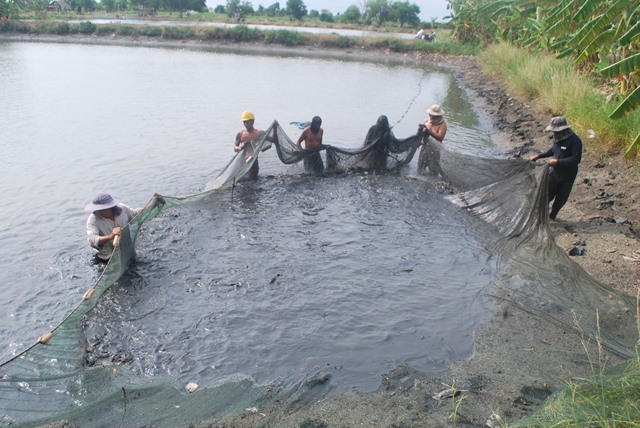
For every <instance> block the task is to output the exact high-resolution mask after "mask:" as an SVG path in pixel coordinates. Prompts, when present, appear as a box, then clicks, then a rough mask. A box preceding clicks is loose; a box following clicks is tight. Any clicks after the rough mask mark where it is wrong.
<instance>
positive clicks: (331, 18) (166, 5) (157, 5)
mask: <svg viewBox="0 0 640 428" xmlns="http://www.w3.org/2000/svg"><path fill="white" fill-rule="evenodd" d="M63 1H64V2H65V3H66V4H68V5H69V7H70V8H71V9H72V10H73V11H75V12H79V13H87V12H94V11H97V10H104V11H105V12H108V13H113V12H125V11H128V10H139V9H144V10H151V11H160V12H162V11H164V12H185V11H195V12H199V13H205V12H209V9H208V7H207V5H206V2H205V0H100V1H96V0H63ZM50 2H51V0H0V15H2V16H4V15H6V16H11V15H12V14H17V13H19V12H20V11H21V10H31V11H46V10H47V7H48V6H49V4H50ZM358 2H359V5H355V4H354V5H351V6H349V7H348V8H347V9H346V10H345V11H344V12H343V13H337V14H335V15H334V14H333V13H332V12H331V11H329V10H328V9H322V10H319V11H318V10H308V9H307V6H306V5H305V3H304V0H287V1H286V2H285V3H283V4H281V3H280V2H275V3H272V4H270V5H268V6H263V5H262V4H260V5H259V6H258V7H257V8H254V6H253V4H252V2H251V1H249V0H227V1H226V3H225V4H219V5H217V6H216V7H215V8H213V10H212V12H213V13H217V14H226V15H227V16H228V17H230V18H235V19H238V20H242V19H245V18H247V17H250V16H258V17H260V16H264V17H285V18H289V19H291V20H296V21H302V20H304V19H318V20H320V21H323V22H328V23H333V22H337V23H349V24H362V25H376V26H383V25H385V24H387V23H397V24H399V25H400V26H401V27H403V26H405V25H407V26H412V27H416V26H418V25H420V18H419V14H420V8H419V7H418V6H417V5H416V4H415V3H410V2H409V1H408V0H396V1H394V0H358Z"/></svg>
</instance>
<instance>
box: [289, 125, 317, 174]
mask: <svg viewBox="0 0 640 428" xmlns="http://www.w3.org/2000/svg"><path fill="white" fill-rule="evenodd" d="M320 125H322V119H321V118H320V117H319V116H314V117H313V119H312V120H311V125H310V126H307V127H306V128H305V129H304V131H302V134H300V138H298V142H297V143H296V145H297V146H298V148H300V149H302V142H303V141H304V148H305V150H310V149H316V148H318V147H320V146H321V145H322V136H323V135H324V130H323V129H322V128H321V127H320ZM304 169H305V170H306V171H311V172H314V173H316V174H320V173H322V172H323V171H324V164H323V163H322V157H321V156H320V152H319V151H316V152H313V153H310V154H308V155H306V156H305V157H304Z"/></svg>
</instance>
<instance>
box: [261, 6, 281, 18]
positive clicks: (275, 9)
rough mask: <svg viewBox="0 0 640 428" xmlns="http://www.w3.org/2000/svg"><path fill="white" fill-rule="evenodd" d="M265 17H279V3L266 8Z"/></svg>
mask: <svg viewBox="0 0 640 428" xmlns="http://www.w3.org/2000/svg"><path fill="white" fill-rule="evenodd" d="M264 11H265V15H267V16H272V17H273V16H278V15H280V3H273V4H272V5H271V6H269V7H267V8H266V9H265V10H264Z"/></svg>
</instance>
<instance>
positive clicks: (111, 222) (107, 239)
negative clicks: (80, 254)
mask: <svg viewBox="0 0 640 428" xmlns="http://www.w3.org/2000/svg"><path fill="white" fill-rule="evenodd" d="M84 210H85V211H87V212H90V213H91V215H90V216H89V218H88V219H87V236H88V240H89V245H91V246H92V247H93V248H95V249H96V250H98V251H97V253H96V255H95V256H96V258H95V259H96V261H98V262H103V263H106V262H108V261H109V259H110V258H111V254H112V253H113V249H114V240H115V239H116V237H118V239H119V237H120V235H121V234H122V228H123V227H125V226H126V225H127V224H128V223H129V222H130V221H131V220H132V219H133V218H134V217H135V216H137V215H138V214H139V213H140V211H142V208H135V209H134V208H130V207H128V206H126V205H125V204H121V203H120V202H118V200H117V199H114V198H113V197H112V196H111V195H110V194H108V193H99V194H97V195H96V196H95V197H94V198H93V201H91V203H90V204H88V205H87V206H86V207H84Z"/></svg>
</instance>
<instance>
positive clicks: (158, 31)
mask: <svg viewBox="0 0 640 428" xmlns="http://www.w3.org/2000/svg"><path fill="white" fill-rule="evenodd" d="M139 33H140V35H141V36H147V37H160V36H162V28H161V27H158V26H155V25H151V26H149V25H145V26H144V27H142V28H140V29H139Z"/></svg>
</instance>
